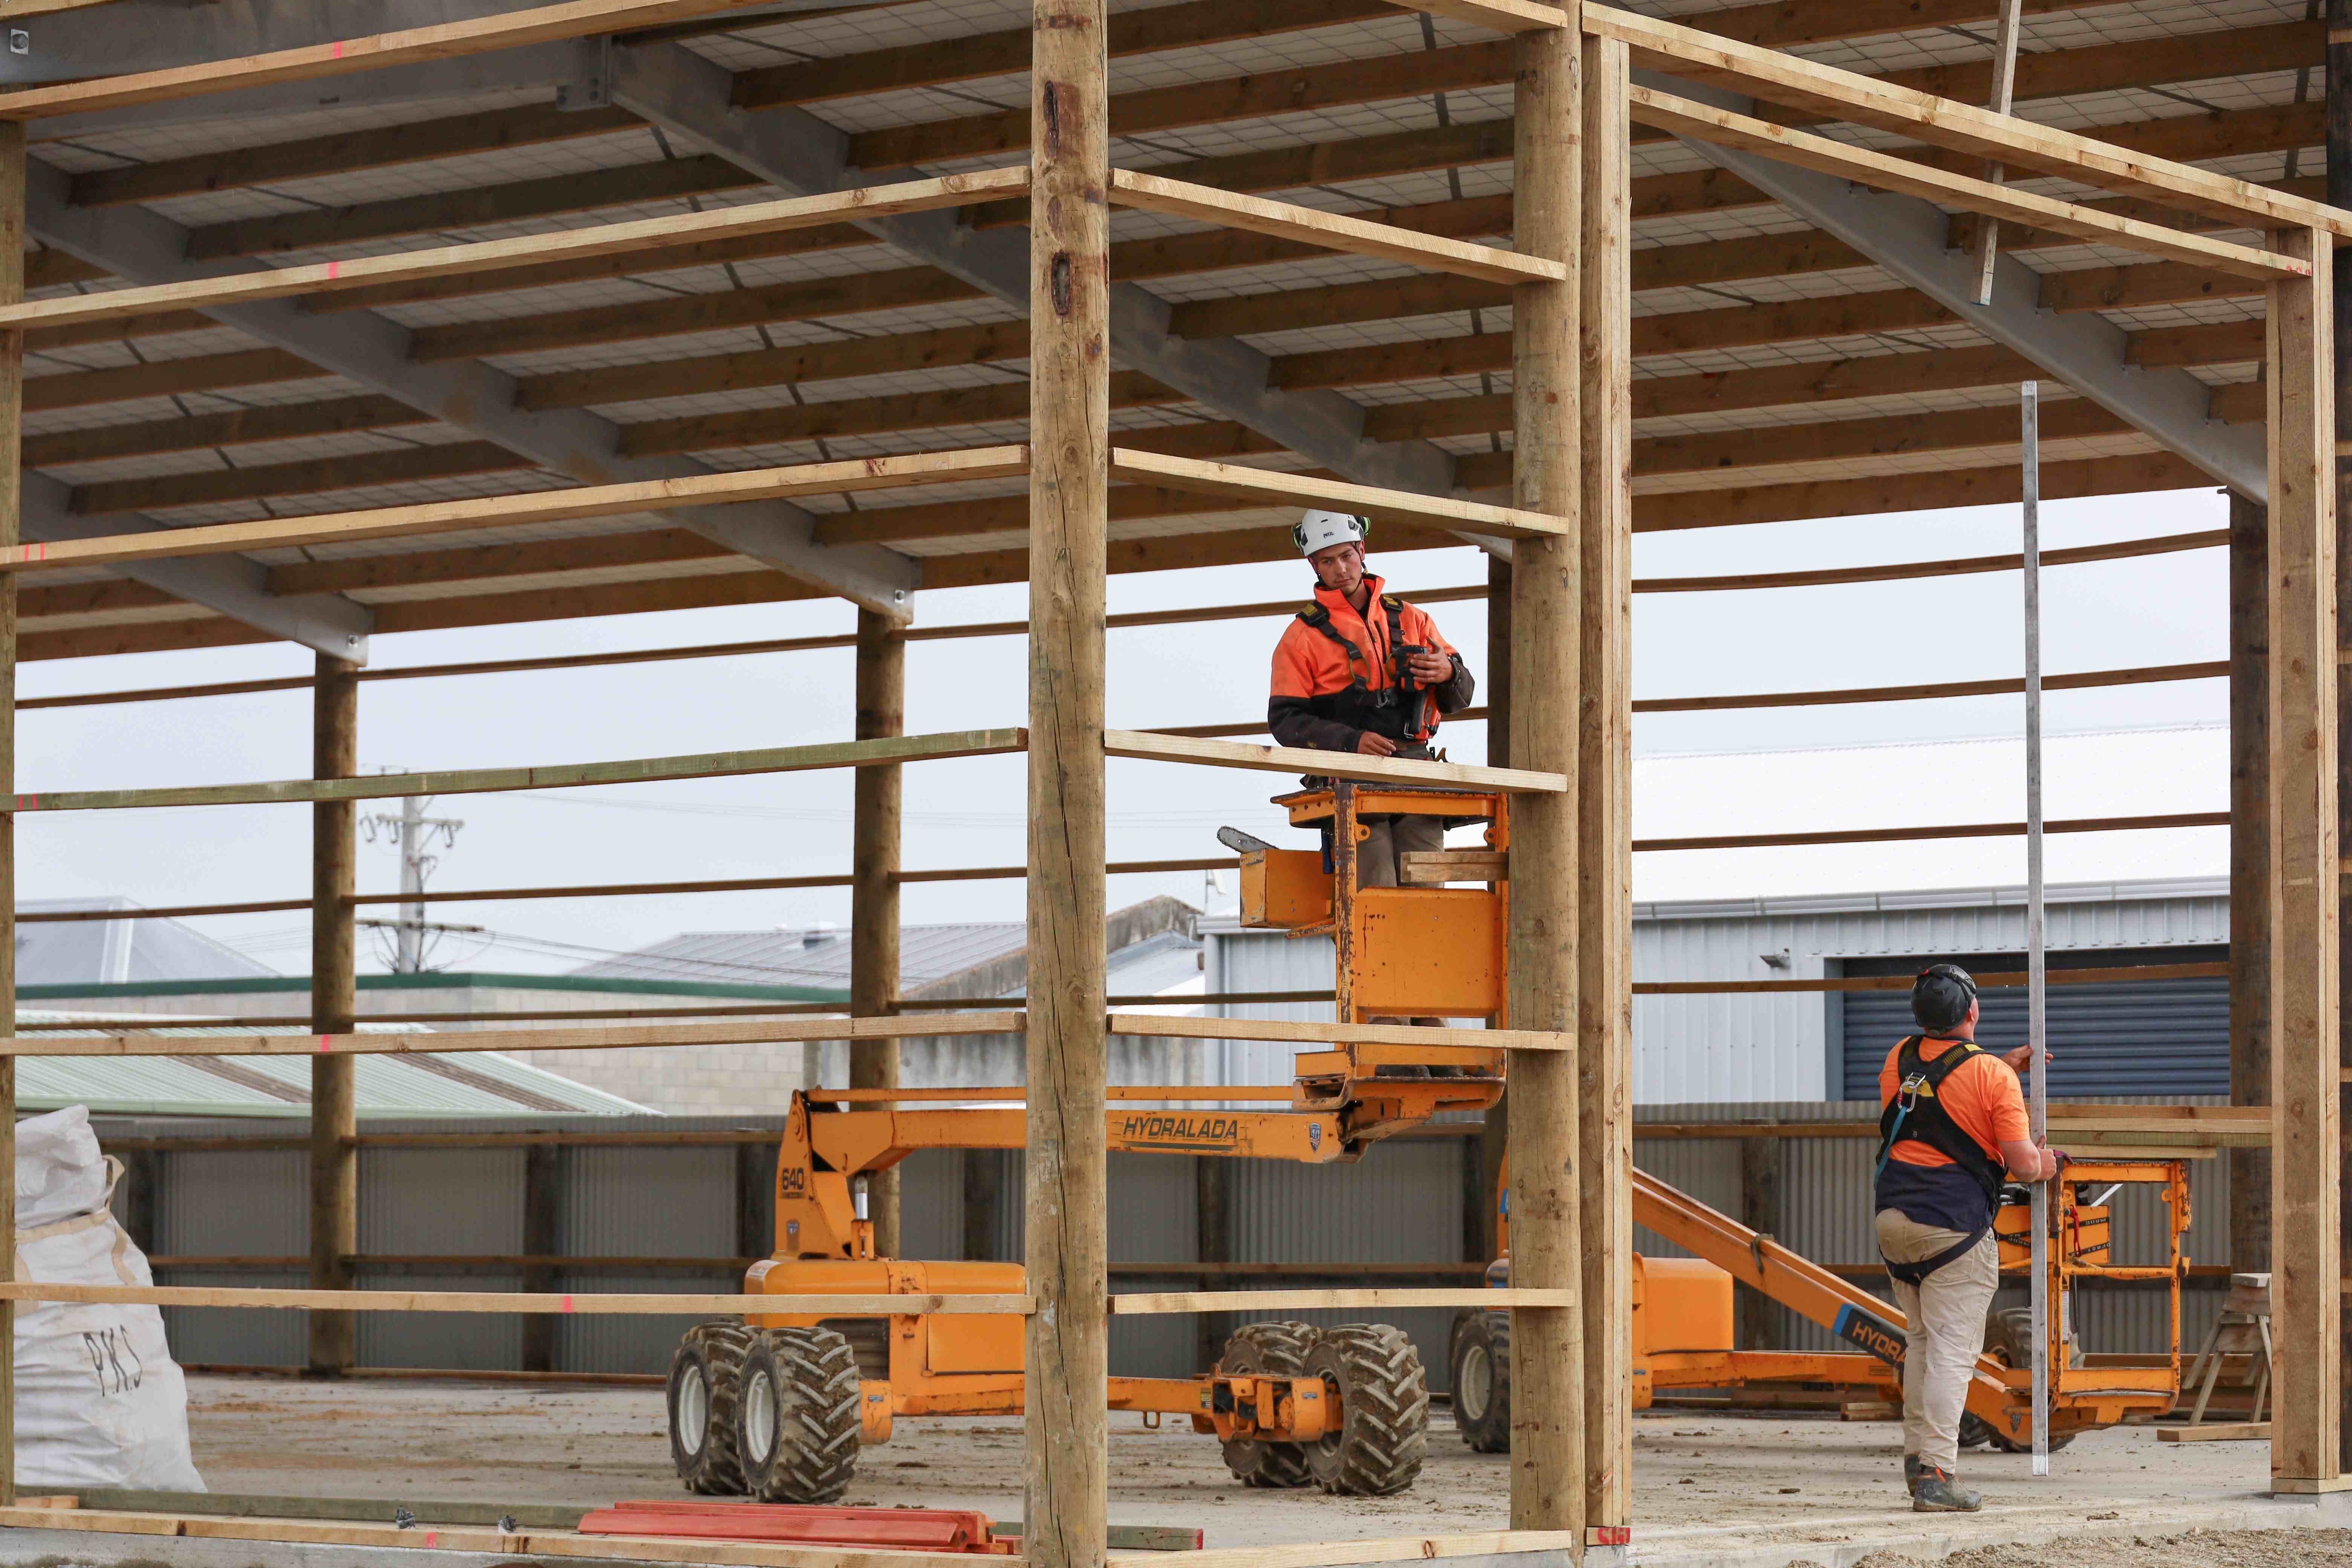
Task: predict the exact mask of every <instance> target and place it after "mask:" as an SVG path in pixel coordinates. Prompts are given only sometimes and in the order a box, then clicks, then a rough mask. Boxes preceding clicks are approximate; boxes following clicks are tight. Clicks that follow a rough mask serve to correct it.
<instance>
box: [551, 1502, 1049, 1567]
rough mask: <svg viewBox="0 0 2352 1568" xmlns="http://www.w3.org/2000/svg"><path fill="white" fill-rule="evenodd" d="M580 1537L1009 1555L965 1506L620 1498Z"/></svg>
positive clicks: (587, 1523) (590, 1518)
mask: <svg viewBox="0 0 2352 1568" xmlns="http://www.w3.org/2000/svg"><path fill="white" fill-rule="evenodd" d="M580 1533H581V1534H583V1535H639V1536H675V1537H679V1538H683V1539H692V1540H698V1541H759V1542H778V1543H782V1544H787V1545H794V1546H864V1547H890V1548H896V1549H898V1550H900V1551H906V1552H971V1553H979V1554H983V1555H994V1556H1010V1555H1011V1554H1012V1553H1013V1551H1014V1549H1015V1548H1014V1543H1013V1542H1011V1541H999V1540H997V1539H996V1537H995V1534H994V1531H993V1527H992V1524H991V1522H990V1521H989V1517H988V1515H986V1514H984V1513H977V1512H973V1511H972V1510H968V1509H940V1508H826V1507H821V1506H815V1505H810V1504H803V1503H760V1502H701V1501H691V1502H689V1501H684V1500H674V1499H662V1500H647V1501H640V1502H616V1503H614V1505H613V1506H612V1507H610V1508H602V1509H598V1510H595V1511H594V1512H593V1513H591V1514H589V1515H587V1516H586V1517H585V1518H583V1519H582V1520H581V1521H580Z"/></svg>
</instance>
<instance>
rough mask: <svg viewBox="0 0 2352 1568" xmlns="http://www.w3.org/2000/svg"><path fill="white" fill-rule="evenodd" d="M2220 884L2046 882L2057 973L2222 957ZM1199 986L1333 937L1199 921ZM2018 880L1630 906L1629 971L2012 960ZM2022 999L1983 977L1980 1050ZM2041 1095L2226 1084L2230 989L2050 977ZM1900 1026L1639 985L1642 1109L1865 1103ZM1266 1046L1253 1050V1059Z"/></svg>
mask: <svg viewBox="0 0 2352 1568" xmlns="http://www.w3.org/2000/svg"><path fill="white" fill-rule="evenodd" d="M2228 895H2229V885H2228V883H2227V881H2226V880H2225V879H2219V878H2211V879H2205V878H2183V879H2169V880H2163V881H2147V882H2095V883H2076V884H2072V885H2060V886H2056V887H2053V888H2052V889H2050V894H2049V950H2050V955H2051V956H2050V963H2051V967H2052V968H2053V970H2059V969H2066V968H2085V967H2093V968H2096V967H2120V966H2124V965H2130V964H2151V963H2173V964H2179V963H2210V962H2216V961H2219V960H2221V959H2222V958H2224V957H2226V956H2227V954H2228V952H2229V941H2230V900H2229V896H2228ZM1202 935H1203V937H1204V939H1205V941H1206V942H1207V947H1208V952H1207V958H1206V963H1207V966H1208V973H1209V986H1208V988H1209V991H1210V992H1211V993H1212V994H1215V993H1218V992H1223V991H1296V990H1307V989H1311V988H1314V987H1317V986H1321V985H1328V984H1329V983H1330V978H1331V964H1332V949H1331V942H1330V939H1329V938H1328V937H1313V938H1304V939H1297V940H1294V939H1293V938H1292V937H1291V936H1290V935H1289V933H1287V932H1286V931H1246V930H1242V929H1240V928H1239V927H1237V926H1235V925H1234V923H1233V922H1232V921H1230V920H1224V921H1204V922H1203V923H1202ZM2024 951H2025V890H2024V889H2022V888H1956V889H1934V890H1928V891H1920V892H1889V893H1854V894H1844V895H1832V896H1828V897H1816V898H1789V899H1770V898H1759V899H1726V900H1706V901H1703V902H1689V903H1649V904H1636V905H1635V906H1634V907H1633V981H1634V984H1636V985H1639V984H1643V982H1656V981H1673V980H1807V979H1812V980H1820V979H1834V978H1837V977H1840V976H1844V975H1853V976H1862V975H1879V974H1902V973H1909V972H1911V971H1912V970H1914V969H1916V967H1918V966H1919V964H1921V963H1926V962H1927V961H1930V960H1952V961H1955V962H1958V963H1962V964H1966V965H1968V966H1969V967H1970V968H1972V969H1979V970H1985V969H1993V968H2000V969H2021V968H2023V967H2024V961H2023V954H2024ZM2024 1006H2025V993H2024V992H2023V990H2022V989H2021V988H2015V989H1988V990H1987V991H1986V993H1985V1017H1986V1022H1985V1032H1984V1036H1983V1037H1984V1039H1985V1041H1986V1042H1987V1043H1988V1044H1998V1045H2000V1046H2002V1047H2007V1046H2011V1045H2018V1044H2022V1043H2023V1040H2024V1032H2023V1030H2024ZM1233 1012H1234V1015H1236V1016H1249V1017H1259V1016H1272V1017H1297V1018H1314V1017H1328V1016H1330V1010H1329V1008H1328V1006H1327V1005H1323V1004H1318V1003H1290V1004H1282V1005H1248V1004H1241V1005H1234V1009H1233ZM2050 1019H2051V1025H2050V1037H2051V1045H2052V1047H2053V1053H2054V1057H2053V1063H2052V1079H2051V1091H2052V1092H2053V1094H2056V1095H2060V1096H2063V1097H2070V1098H2071V1097H2101V1098H2105V1097H2129V1098H2132V1099H2136V1100H2152V1099H2162V1098H2169V1097H2173V1096H2179V1095H2218V1096H2223V1097H2226V1096H2227V1095H2228V1094H2229V1091H2230V1077H2229V1059H2230V1058H2229V984H2228V982H2227V980H2226V979H2224V978H2223V977H2222V976H2221V975H2219V974H2214V975H2210V976H2189V977H2183V978H2179V979H2158V980H2131V981H2102V982H2092V983H2086V984H2053V986H2051V988H2050ZM1908 1026H1909V1012H1908V1005H1907V1002H1906V997H1905V995H1904V994H1903V993H1902V992H1900V991H1890V992H1859V993H1845V994H1840V993H1836V992H1830V993H1827V994H1822V993H1802V992H1800V993H1786V992H1783V993H1779V994H1709V995H1695V996H1658V995H1647V996H1644V995H1639V994H1637V995H1636V996H1635V997H1634V1000H1633V1098H1634V1100H1635V1102H1636V1103H1637V1104H1653V1105H1654V1104H1664V1103H1675V1104H1696V1103H1712V1102H1720V1101H1757V1100H1772V1101H1780V1100H1868V1099H1874V1098H1875V1096H1876V1092H1877V1091H1876V1089H1875V1088H1874V1086H1873V1080H1874V1079H1875V1077H1876V1075H1877V1071H1878V1067H1879V1063H1880V1062H1881V1061H1883V1060H1884V1059H1885V1054H1886V1050H1887V1047H1889V1046H1891V1045H1893V1044H1894V1042H1895V1040H1896V1039H1898V1038H1900V1037H1902V1035H1903V1034H1905V1033H1906V1031H1907V1029H1908ZM1261 1055H1263V1058H1264V1059H1263V1060H1261V1059H1259V1058H1260V1057H1261ZM1279 1055H1280V1052H1279V1051H1278V1050H1276V1049H1275V1048H1273V1047H1265V1046H1255V1045H1245V1044H1241V1043H1232V1044H1227V1045H1224V1046H1223V1047H1220V1048H1219V1051H1218V1055H1217V1056H1216V1058H1215V1059H1214V1060H1213V1062H1212V1063H1210V1064H1208V1066H1209V1069H1210V1072H1209V1081H1211V1082H1226V1083H1249V1082H1261V1083H1262V1082H1265V1081H1268V1080H1267V1079H1265V1077H1263V1076H1260V1075H1262V1074H1266V1073H1272V1074H1274V1075H1276V1078H1277V1079H1278V1078H1280V1077H1282V1076H1284V1075H1285V1073H1286V1067H1285V1065H1284V1064H1283V1063H1282V1062H1279V1061H1277V1060H1276V1057H1277V1056H1279Z"/></svg>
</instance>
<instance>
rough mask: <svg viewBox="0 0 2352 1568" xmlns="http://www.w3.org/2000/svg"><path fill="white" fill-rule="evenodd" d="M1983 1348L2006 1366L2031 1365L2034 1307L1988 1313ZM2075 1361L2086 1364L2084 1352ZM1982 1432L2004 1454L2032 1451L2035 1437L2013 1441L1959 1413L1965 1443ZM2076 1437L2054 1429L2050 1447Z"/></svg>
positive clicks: (1990, 1426) (1991, 1426)
mask: <svg viewBox="0 0 2352 1568" xmlns="http://www.w3.org/2000/svg"><path fill="white" fill-rule="evenodd" d="M1984 1348H1985V1353H1986V1354H1987V1355H1989V1356H1990V1357H1992V1358H1993V1359H1994V1360H1995V1361H1997V1362H1999V1363H2000V1364H2001V1365H2003V1366H2006V1367H2011V1368H2014V1367H2021V1366H2031V1365H2032V1364H2033V1309H2032V1308H2031V1307H2003V1308H2000V1309H1998V1310H1994V1311H1990V1312H1988V1313H1986V1314H1985V1347H1984ZM2074 1364H2075V1365H2076V1366H2080V1365H2082V1364H2083V1352H2080V1351H2076V1352H2074ZM1979 1433H1982V1434H1983V1440H1984V1441H1986V1442H1988V1443H1990V1444H1991V1445H1992V1446H1993V1447H1996V1448H1998V1449H2000V1451H2001V1452H2002V1453H2004V1454H2030V1453H2032V1452H2033V1441H2032V1437H2030V1436H2029V1437H2028V1438H2027V1439H2026V1440H2025V1441H2024V1442H2022V1443H2017V1442H2012V1441H2011V1440H2010V1437H2009V1435H2008V1434H2007V1433H2005V1432H2003V1431H2001V1430H2000V1428H1998V1427H1996V1426H1993V1425H1992V1424H1991V1423H1990V1422H1989V1421H1979V1420H1978V1419H1977V1418H1976V1417H1975V1416H1973V1415H1962V1416H1961V1417H1960V1443H1961V1446H1962V1447H1969V1446H1970V1444H1969V1439H1970V1438H1972V1437H1974V1436H1977V1434H1979ZM2073 1441H2074V1433H2072V1432H2064V1433H2059V1432H2053V1433H2052V1434H2051V1435H2050V1451H2051V1452H2052V1453H2053V1454H2054V1453H2056V1452H2057V1451H2058V1450H2059V1449H2061V1448H2063V1447H2065V1446H2066V1445H2067V1444H2069V1443H2071V1442H2073Z"/></svg>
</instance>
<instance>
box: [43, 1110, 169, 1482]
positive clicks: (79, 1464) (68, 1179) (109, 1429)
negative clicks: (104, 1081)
mask: <svg viewBox="0 0 2352 1568" xmlns="http://www.w3.org/2000/svg"><path fill="white" fill-rule="evenodd" d="M121 1173H122V1164H121V1161H118V1160H115V1159H112V1158H110V1157H108V1156H104V1155H101V1154H100V1152H99V1149H98V1136H97V1134H95V1133H93V1132H92V1131H90V1130H89V1110H88V1109H87V1108H86V1107H83V1106H79V1105H69V1106H68V1107H66V1108H65V1109H64V1110H53V1111H51V1112H50V1113H49V1114H47V1116H36V1117H33V1118H31V1119H30V1120H28V1121H20V1122H18V1123H17V1124H16V1278H17V1279H37V1280H39V1281H41V1282H43V1283H44V1284H53V1285H152V1284H153V1283H154V1282H155V1277H154V1275H153V1274H152V1273H151V1272H149V1270H148V1268H147V1258H146V1255H145V1254H144V1253H142V1252H141V1251H140V1250H139V1249H138V1248H137V1247H133V1246H132V1245H131V1237H130V1235H129V1233H128V1232H126V1231H124V1230H123V1228H122V1226H121V1225H120V1224H118V1223H117V1222H116V1220H115V1218H114V1215H113V1213H112V1212H111V1211H110V1210H109V1209H108V1207H107V1206H106V1205H107V1203H108V1201H109V1200H110V1198H111V1197H112V1196H113V1194H114V1184H115V1181H116V1179H117V1178H119V1177H120V1176H121ZM16 1485H17V1487H18V1488H19V1489H22V1490H27V1491H73V1490H76V1489H80V1488H84V1487H131V1488H137V1489H152V1490H163V1491H203V1490H204V1489H205V1482H204V1478H203V1477H202V1476H199V1475H198V1474H196V1466H195V1461H194V1459H193V1458H191V1457H190V1455H189V1452H188V1385H187V1382H186V1380H185V1379H184V1378H183V1377H182V1376H181V1374H180V1367H179V1363H176V1362H174V1361H173V1359H172V1352H171V1347H170V1346H169V1345H167V1344H166V1343H165V1342H164V1339H163V1312H162V1311H161V1310H158V1309H157V1308H154V1307H143V1306H142V1307H131V1306H101V1305H98V1304H94V1303H89V1302H81V1301H19V1302H17V1303H16Z"/></svg>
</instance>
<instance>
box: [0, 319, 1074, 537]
mask: <svg viewBox="0 0 2352 1568" xmlns="http://www.w3.org/2000/svg"><path fill="white" fill-rule="evenodd" d="M92 297H93V298H100V297H110V296H92ZM1028 471H1029V448H1028V447H971V448H965V449H961V450H957V451H949V452H922V453H915V454H912V455H909V456H907V457H900V458H854V459H851V460H849V461H845V462H832V463H801V464H795V465H792V466H790V467H786V468H742V469H738V470H735V471H733V472H730V473H721V474H696V475H692V476H690V477H688V478H683V479H647V480H640V481H637V482H635V483H631V484H619V485H583V486H581V487H579V488H577V489H559V490H533V491H530V492H528V493H525V494H521V495H506V496H484V497H479V498H477V499H474V500H446V501H420V502H417V503H415V504H414V505H410V506H388V507H373V508H369V509H366V510H357V511H326V512H313V513H310V514H308V515H305V516H301V517H285V518H266V519H263V520H262V521H258V522H223V523H211V524H205V525H200V526H192V527H188V528H165V529H157V530H154V531H151V532H146V533H113V534H103V535H100V537H98V538H95V539H69V540H60V541H58V542H54V543H41V542H37V543H31V544H12V545H8V546H6V547H5V548H0V570H9V571H19V572H24V571H37V570H39V569H40V568H42V567H64V566H110V565H120V564H122V563H126V562H132V561H162V560H173V559H177V558H179V557H181V556H187V555H220V554H233V553H236V552H240V551H246V550H278V549H285V548H287V547H289V546H292V545H300V544H330V543H338V542H341V543H349V542H352V541H354V540H373V539H400V538H407V537H410V536H413V535H416V534H428V533H454V532H461V531H465V530H467V529H476V528H512V527H516V526H519V525H522V524H536V523H543V522H571V521H578V520H579V519H582V518H592V517H617V516H621V515H623V514H625V513H630V512H640V511H667V510H673V509H675V508H679V507H695V506H720V505H726V504H729V503H731V502H735V501H751V500H776V499H779V498H788V497H792V496H809V495H835V494H840V493H843V492H846V491H852V490H880V489H904V488H907V487H909V486H914V485H937V484H961V483H963V482H965V481H967V480H971V479H1011V478H1013V477H1016V476H1018V475H1021V474H1025V473H1027V472H1028Z"/></svg>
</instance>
